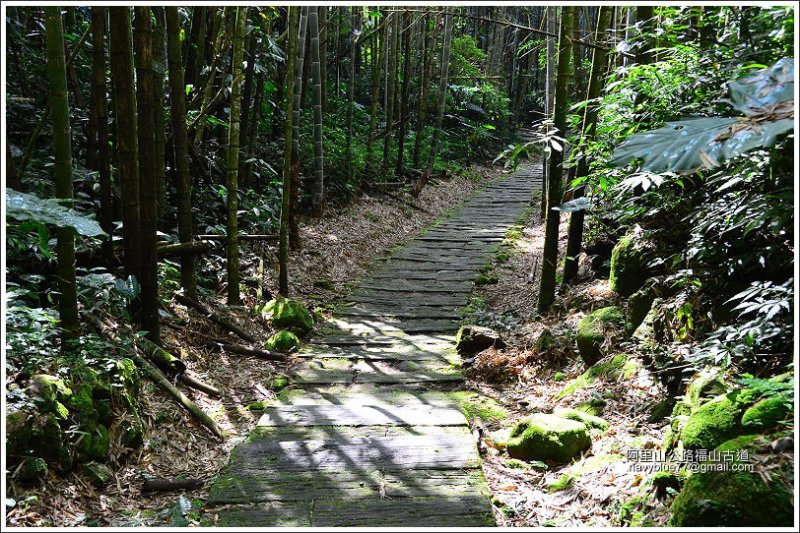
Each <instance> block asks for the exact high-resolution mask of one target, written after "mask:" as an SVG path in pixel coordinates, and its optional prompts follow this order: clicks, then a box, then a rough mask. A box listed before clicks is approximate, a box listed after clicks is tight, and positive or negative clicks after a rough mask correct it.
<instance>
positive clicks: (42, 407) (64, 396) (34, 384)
mask: <svg viewBox="0 0 800 533" xmlns="http://www.w3.org/2000/svg"><path fill="white" fill-rule="evenodd" d="M29 388H30V391H31V393H32V396H33V398H34V403H35V404H36V406H37V407H38V408H39V411H40V412H42V413H52V414H54V415H55V416H56V417H58V418H59V419H60V420H65V419H66V418H67V417H68V416H69V410H68V409H67V407H66V406H65V405H64V403H66V402H69V400H70V399H71V398H72V389H70V388H69V387H68V386H67V385H66V383H64V380H62V379H60V378H57V377H56V376H51V375H48V374H36V375H34V376H32V377H31V384H30V387H29Z"/></svg>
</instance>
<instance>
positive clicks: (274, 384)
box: [269, 376, 289, 392]
mask: <svg viewBox="0 0 800 533" xmlns="http://www.w3.org/2000/svg"><path fill="white" fill-rule="evenodd" d="M288 386H289V378H287V377H286V376H273V377H272V379H270V381H269V388H270V390H272V391H275V392H280V391H282V390H283V389H285V388H286V387H288Z"/></svg>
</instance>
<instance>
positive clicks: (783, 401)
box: [742, 394, 792, 433]
mask: <svg viewBox="0 0 800 533" xmlns="http://www.w3.org/2000/svg"><path fill="white" fill-rule="evenodd" d="M791 412H792V397H791V396H790V395H789V394H776V395H774V396H770V397H769V398H765V399H763V400H761V401H759V402H758V403H756V404H755V405H753V406H752V407H750V408H749V409H747V410H746V411H745V412H744V414H743V415H742V428H743V429H744V430H745V431H748V432H758V433H763V432H767V431H770V430H772V429H774V428H776V427H778V425H779V424H780V423H781V422H783V421H784V420H786V418H787V417H788V416H789V415H790V414H791Z"/></svg>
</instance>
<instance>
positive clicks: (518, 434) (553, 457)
mask: <svg viewBox="0 0 800 533" xmlns="http://www.w3.org/2000/svg"><path fill="white" fill-rule="evenodd" d="M591 446H592V439H591V437H590V436H589V431H588V429H587V427H586V426H585V425H584V424H582V423H580V422H575V421H574V420H567V419H566V418H562V417H560V416H557V415H548V414H543V413H537V414H534V415H531V416H529V417H527V418H525V419H524V420H522V421H521V422H519V423H518V424H517V425H516V426H515V427H514V429H512V431H511V436H510V438H509V440H508V444H507V446H506V450H507V451H508V455H509V456H510V457H513V458H514V459H522V460H539V461H555V462H558V463H567V462H569V461H571V460H572V459H574V458H576V457H578V456H580V454H581V453H582V452H584V451H586V450H588V449H589V448H590V447H591Z"/></svg>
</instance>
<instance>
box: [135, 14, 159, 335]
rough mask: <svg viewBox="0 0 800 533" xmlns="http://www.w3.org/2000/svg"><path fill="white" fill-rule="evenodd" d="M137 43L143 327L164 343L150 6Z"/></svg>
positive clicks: (139, 17)
mask: <svg viewBox="0 0 800 533" xmlns="http://www.w3.org/2000/svg"><path fill="white" fill-rule="evenodd" d="M134 12H135V14H136V19H135V32H134V37H135V41H134V45H135V52H136V53H135V55H134V59H135V62H136V108H137V111H138V118H139V123H138V129H137V141H138V146H139V211H140V217H141V219H140V224H141V226H140V229H141V234H140V241H139V243H140V248H141V257H142V265H141V271H140V276H139V283H140V285H141V298H142V314H141V320H140V323H141V326H142V329H144V330H145V331H147V336H148V338H149V339H150V340H151V341H153V342H154V343H156V344H160V342H161V332H160V325H159V313H158V308H159V301H158V253H157V251H156V241H157V238H158V236H157V231H158V225H157V204H156V202H157V197H158V191H157V187H158V185H157V182H156V141H155V127H156V126H155V109H154V105H153V102H154V100H155V87H154V75H153V24H152V20H151V18H150V15H151V11H150V8H148V7H141V6H139V7H136V8H135V11H134Z"/></svg>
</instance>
